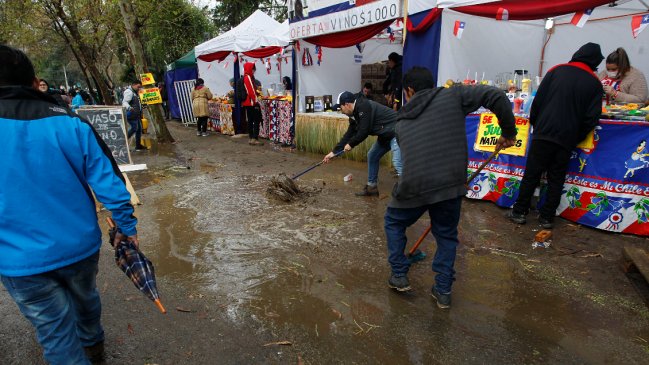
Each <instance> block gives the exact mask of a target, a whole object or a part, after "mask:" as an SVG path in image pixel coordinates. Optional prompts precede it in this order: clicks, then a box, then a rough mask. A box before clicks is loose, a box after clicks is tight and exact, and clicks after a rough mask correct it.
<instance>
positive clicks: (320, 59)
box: [315, 46, 322, 66]
mask: <svg viewBox="0 0 649 365" xmlns="http://www.w3.org/2000/svg"><path fill="white" fill-rule="evenodd" d="M315 54H316V55H317V56H318V66H320V64H321V63H322V47H320V46H315Z"/></svg>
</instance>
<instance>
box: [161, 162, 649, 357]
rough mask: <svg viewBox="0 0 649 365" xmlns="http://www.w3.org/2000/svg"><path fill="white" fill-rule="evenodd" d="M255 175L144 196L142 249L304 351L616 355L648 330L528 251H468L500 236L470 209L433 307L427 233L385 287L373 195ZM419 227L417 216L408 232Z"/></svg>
mask: <svg viewBox="0 0 649 365" xmlns="http://www.w3.org/2000/svg"><path fill="white" fill-rule="evenodd" d="M330 174H333V173H331V172H330ZM324 175H325V178H326V179H327V178H328V181H332V179H333V178H334V177H337V175H338V172H336V175H335V176H334V175H331V176H327V173H324ZM266 183H267V178H262V177H257V176H237V177H215V176H213V175H211V174H204V175H200V176H197V177H195V178H192V179H190V180H189V181H186V182H185V183H183V184H182V185H179V186H175V187H174V189H173V193H170V194H169V195H164V196H161V197H159V198H157V200H156V201H155V202H154V204H155V206H156V209H157V213H156V217H155V218H156V220H157V223H158V226H159V246H158V247H157V249H156V250H154V251H155V252H152V253H151V256H152V259H153V261H154V262H155V263H156V270H157V273H158V275H161V276H164V277H166V278H169V279H171V280H173V281H175V282H178V283H182V285H186V286H189V287H191V288H193V289H194V290H197V291H205V290H209V291H213V292H215V293H217V294H218V295H222V296H223V297H225V298H227V299H226V300H225V302H226V303H227V311H226V313H227V316H228V317H229V318H230V319H231V320H233V321H239V320H241V319H244V318H251V319H252V320H254V321H256V322H257V323H258V325H259V326H260V328H261V329H265V330H269V331H272V333H273V334H275V335H276V336H277V337H278V339H279V340H289V341H291V342H293V343H294V346H295V347H296V348H299V351H301V352H302V353H303V354H304V356H305V358H306V357H308V358H310V359H321V361H315V362H314V363H332V362H334V363H335V362H338V363H386V364H436V363H440V364H441V363H485V362H490V363H493V362H498V361H502V362H507V363H562V364H567V363H583V362H592V363H600V362H609V361H612V362H615V358H616V357H615V353H616V352H615V351H611V348H615V347H616V346H618V345H619V344H621V343H624V341H623V339H622V338H620V336H619V334H620V333H625V334H626V335H627V336H629V337H631V338H632V337H634V336H638V337H640V338H649V329H647V328H644V330H643V329H642V326H640V329H638V328H624V325H623V324H622V323H620V322H616V321H615V320H613V318H614V317H612V316H610V315H608V316H602V313H604V312H606V309H601V310H600V309H597V308H595V309H593V307H592V305H588V304H587V303H583V302H584V301H583V300H580V298H579V297H578V296H582V295H587V293H582V292H578V291H577V292H576V293H575V295H576V296H577V298H575V297H574V296H571V295H558V294H557V293H556V292H552V291H547V290H545V288H546V286H544V285H543V283H542V282H541V278H539V276H538V275H533V274H532V273H531V272H530V270H528V269H527V268H528V266H526V265H538V263H537V262H534V261H533V260H532V261H527V259H526V258H525V257H522V256H521V257H517V256H516V255H493V254H491V252H490V251H488V250H487V251H480V250H479V249H478V248H484V247H497V243H498V240H500V239H501V237H500V235H498V234H496V233H495V232H493V231H490V230H485V229H483V230H480V229H479V227H481V226H484V225H486V224H485V222H484V220H485V219H488V218H485V216H484V215H481V214H467V213H465V214H464V217H463V225H462V227H461V233H460V235H461V239H462V242H463V245H462V247H460V250H459V257H458V261H457V264H456V270H457V271H458V275H459V277H460V280H459V281H458V282H457V283H456V285H455V286H454V289H455V294H454V300H455V303H454V308H453V309H452V311H441V310H438V309H437V308H434V303H433V301H432V300H431V298H430V295H429V290H430V287H431V285H432V283H433V277H432V273H431V271H430V260H431V258H432V255H433V254H434V243H431V241H433V240H432V239H430V238H429V239H427V241H426V242H427V243H426V244H425V245H424V249H425V250H426V251H427V253H428V259H427V260H426V261H424V262H421V263H419V264H417V265H416V266H413V268H412V269H411V274H410V279H411V284H412V286H413V287H414V288H415V291H414V292H413V293H411V294H408V295H397V294H395V293H393V292H391V291H390V290H388V289H387V287H386V284H385V282H386V281H387V278H388V275H389V269H388V267H387V263H385V240H384V236H383V232H382V214H381V210H382V207H381V206H380V200H366V199H350V200H344V199H341V200H340V201H335V202H331V199H328V200H327V199H319V198H318V197H317V196H316V197H314V198H311V199H307V200H305V201H301V202H298V203H294V204H283V203H276V202H274V201H269V200H268V199H267V197H266V196H265V195H264V193H263V191H264V190H265V188H266ZM338 189H345V186H344V185H343V184H342V183H341V182H340V183H333V184H328V185H327V187H326V188H325V190H324V191H323V192H322V194H333V193H335V191H336V190H338ZM424 228H425V224H424V222H423V221H421V222H419V223H418V224H416V225H415V226H414V227H413V228H411V229H410V231H409V234H410V235H411V236H412V237H411V238H416V236H418V235H419V234H420V233H421V232H422V231H423V229H424ZM576 289H577V288H575V290H576ZM566 290H571V288H570V287H569V286H568V287H567V289H566ZM627 315H628V313H627ZM642 321H644V323H646V321H647V319H646V318H645V319H643V320H642ZM642 321H641V322H642ZM626 348H628V347H626Z"/></svg>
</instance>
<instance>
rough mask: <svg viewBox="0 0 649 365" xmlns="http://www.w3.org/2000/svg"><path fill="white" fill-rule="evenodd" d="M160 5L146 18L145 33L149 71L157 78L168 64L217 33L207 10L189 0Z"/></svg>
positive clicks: (168, 1) (173, 0)
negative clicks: (188, 0)
mask: <svg viewBox="0 0 649 365" xmlns="http://www.w3.org/2000/svg"><path fill="white" fill-rule="evenodd" d="M139 2H140V1H138V3H139ZM161 4H162V5H163V6H158V7H156V8H154V9H152V12H151V14H150V16H148V18H146V22H145V23H144V26H143V34H142V35H143V40H144V48H145V52H146V53H147V56H148V59H149V64H150V66H151V67H150V68H151V69H152V70H155V73H156V74H157V75H156V76H157V77H158V78H160V77H161V75H162V73H163V72H164V71H165V66H166V65H167V64H169V63H171V62H173V61H175V60H176V59H178V58H180V57H182V56H183V55H185V54H186V53H187V52H189V51H190V50H191V49H192V48H194V47H195V46H196V45H198V44H200V43H202V42H204V41H205V40H207V39H209V38H210V36H211V35H212V33H213V31H214V25H213V24H212V22H210V20H209V18H208V10H207V9H205V8H203V9H199V8H197V7H195V6H194V5H192V4H190V3H189V2H187V0H165V1H162V2H161ZM138 12H141V11H140V10H138ZM138 16H139V17H144V14H138Z"/></svg>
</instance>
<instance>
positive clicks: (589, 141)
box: [577, 129, 595, 150]
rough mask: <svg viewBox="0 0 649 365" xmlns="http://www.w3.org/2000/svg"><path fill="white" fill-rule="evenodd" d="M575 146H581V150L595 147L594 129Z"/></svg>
mask: <svg viewBox="0 0 649 365" xmlns="http://www.w3.org/2000/svg"><path fill="white" fill-rule="evenodd" d="M577 148H581V149H582V150H592V149H593V148H595V130H594V129H593V130H592V131H590V133H588V135H587V136H586V139H584V140H583V141H581V142H580V143H579V144H578V145H577Z"/></svg>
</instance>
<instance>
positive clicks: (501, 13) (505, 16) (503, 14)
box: [496, 8, 509, 21]
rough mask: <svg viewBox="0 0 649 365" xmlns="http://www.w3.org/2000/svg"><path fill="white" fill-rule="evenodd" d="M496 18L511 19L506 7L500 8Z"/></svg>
mask: <svg viewBox="0 0 649 365" xmlns="http://www.w3.org/2000/svg"><path fill="white" fill-rule="evenodd" d="M496 20H505V21H507V20H509V11H508V10H507V9H505V8H498V12H497V13H496Z"/></svg>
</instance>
